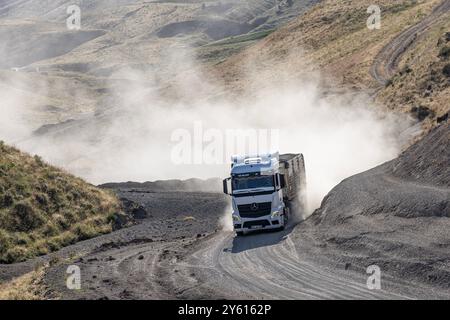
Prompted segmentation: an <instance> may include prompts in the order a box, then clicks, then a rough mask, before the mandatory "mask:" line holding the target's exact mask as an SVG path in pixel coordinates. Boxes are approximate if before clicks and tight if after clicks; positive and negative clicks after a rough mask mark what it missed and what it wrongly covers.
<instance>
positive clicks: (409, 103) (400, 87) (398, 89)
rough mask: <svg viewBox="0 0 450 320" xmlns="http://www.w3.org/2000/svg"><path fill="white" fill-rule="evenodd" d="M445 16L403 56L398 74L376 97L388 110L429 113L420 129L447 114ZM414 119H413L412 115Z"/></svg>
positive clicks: (449, 28) (449, 85)
mask: <svg viewBox="0 0 450 320" xmlns="http://www.w3.org/2000/svg"><path fill="white" fill-rule="evenodd" d="M449 32H450V19H449V15H447V16H446V17H443V19H442V20H441V21H439V22H437V23H436V24H435V25H434V26H433V27H432V28H431V29H430V30H429V31H428V32H427V34H426V36H425V37H421V38H419V39H418V41H416V45H415V46H414V50H409V51H407V52H406V53H405V56H404V57H403V59H402V61H401V64H400V70H399V72H398V73H397V74H396V75H394V77H393V78H392V79H391V81H390V85H389V86H387V87H386V88H385V89H384V90H383V91H382V92H381V94H380V96H379V99H380V101H381V102H382V103H384V104H385V105H387V106H388V107H389V108H391V109H397V110H398V109H400V110H402V111H403V112H411V111H414V110H416V108H421V109H422V110H429V115H428V116H427V117H426V118H425V119H424V127H425V128H427V129H428V128H430V127H432V126H433V125H434V124H435V123H436V119H437V118H438V117H441V116H442V115H443V114H445V113H447V112H449V111H450V104H449V101H450V77H448V76H446V75H445V74H444V68H445V66H446V65H449V64H450V57H449V56H448V55H447V54H446V52H448V51H447V50H450V41H449V40H447V37H448V36H447V35H446V33H449ZM412 114H413V115H414V116H417V114H415V113H414V112H412Z"/></svg>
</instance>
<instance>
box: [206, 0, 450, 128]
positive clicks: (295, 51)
mask: <svg viewBox="0 0 450 320" xmlns="http://www.w3.org/2000/svg"><path fill="white" fill-rule="evenodd" d="M448 2H449V1H448V0H445V1H442V0H422V1H416V0H407V1H387V0H384V1H378V2H377V5H379V6H380V8H381V29H379V30H369V29H368V28H367V26H366V22H367V19H368V18H369V14H368V13H367V8H368V7H369V6H370V5H372V4H373V1H370V0H363V1H345V0H338V1H335V0H326V1H322V2H321V3H319V4H317V5H316V6H314V7H313V8H312V9H311V10H310V11H308V12H307V13H305V14H304V15H303V16H301V17H298V18H297V19H294V20H293V21H291V22H290V23H288V24H287V25H285V26H284V27H281V28H280V29H278V30H277V31H275V32H273V33H271V34H270V35H269V36H267V37H266V38H265V39H263V40H261V41H260V42H258V43H256V44H255V45H253V46H252V47H250V48H248V49H246V50H244V51H243V52H240V53H238V54H236V55H234V56H233V57H231V58H230V59H228V60H227V61H225V62H223V63H221V64H219V65H218V66H217V67H216V69H215V72H216V73H217V74H218V75H219V76H220V77H222V78H223V79H224V80H225V82H226V83H227V84H228V85H229V86H231V87H233V88H239V87H241V86H242V75H243V74H245V72H246V71H245V63H242V62H243V61H246V62H250V61H251V66H252V68H255V67H258V66H261V67H262V69H264V66H267V65H274V64H276V65H278V66H280V68H282V69H284V70H288V71H289V72H288V73H287V74H288V76H289V77H290V78H295V77H299V76H301V75H304V74H305V72H307V71H317V70H320V72H321V73H322V74H323V75H324V77H325V78H331V79H332V82H331V85H330V89H331V90H337V89H336V85H337V87H339V86H341V87H350V88H355V89H358V90H366V91H367V92H368V93H370V94H375V93H376V96H377V101H378V102H379V103H380V105H384V106H387V107H388V108H390V109H392V110H396V111H402V112H406V113H411V114H412V115H413V116H414V117H415V118H417V119H418V120H419V121H424V120H425V121H424V127H426V128H430V127H432V126H434V125H436V122H437V120H438V118H442V117H444V118H445V117H446V116H445V115H446V114H448V111H449V104H448V101H449V98H450V76H449V73H448V71H449V70H450V66H449V64H450V61H449V55H448V52H449V48H450V42H449V37H450V36H449V32H450V19H449V17H450V11H449V10H448V9H449V8H450V5H449V3H448ZM439 5H441V7H443V9H442V10H440V14H439V15H437V16H436V17H433V15H432V14H433V12H434V11H435V10H436V8H437V7H438V6H439ZM428 16H431V19H428V20H429V22H428V23H426V27H424V28H421V29H419V31H420V32H419V31H418V32H416V33H414V32H411V34H412V38H411V40H410V42H408V43H407V44H408V45H407V46H406V47H401V46H400V47H395V49H396V50H400V54H399V55H398V57H397V59H396V63H395V68H392V70H391V71H392V73H393V76H392V77H391V76H390V77H389V79H388V81H387V83H386V85H385V86H384V85H380V83H379V82H378V81H377V79H375V78H373V77H372V74H371V71H372V67H373V65H374V63H375V62H376V59H378V53H379V52H380V51H382V50H383V48H385V47H386V46H387V45H389V44H391V43H392V44H393V45H394V46H395V45H396V40H397V37H398V35H399V34H401V33H402V32H403V31H405V30H408V29H409V28H412V27H414V26H415V25H416V24H418V23H420V22H422V21H423V20H424V19H426V18H427V17H428ZM430 21H431V22H430ZM258 76H259V77H261V76H264V75H258ZM266 77H267V78H268V79H271V78H273V75H271V74H270V73H269V74H267V75H266ZM278 78H279V77H278ZM278 78H277V80H278ZM440 121H441V120H440Z"/></svg>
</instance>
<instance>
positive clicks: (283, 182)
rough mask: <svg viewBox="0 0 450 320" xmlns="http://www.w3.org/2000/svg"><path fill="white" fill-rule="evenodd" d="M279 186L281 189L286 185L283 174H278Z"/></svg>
mask: <svg viewBox="0 0 450 320" xmlns="http://www.w3.org/2000/svg"><path fill="white" fill-rule="evenodd" d="M280 186H281V189H284V188H285V187H286V179H285V177H284V174H280Z"/></svg>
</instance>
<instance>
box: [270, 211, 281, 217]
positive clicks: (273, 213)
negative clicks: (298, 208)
mask: <svg viewBox="0 0 450 320" xmlns="http://www.w3.org/2000/svg"><path fill="white" fill-rule="evenodd" d="M279 216H280V211H274V212H272V218H276V217H279Z"/></svg>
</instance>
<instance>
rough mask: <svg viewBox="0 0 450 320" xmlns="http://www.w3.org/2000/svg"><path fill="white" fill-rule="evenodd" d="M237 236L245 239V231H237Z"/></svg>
mask: <svg viewBox="0 0 450 320" xmlns="http://www.w3.org/2000/svg"><path fill="white" fill-rule="evenodd" d="M236 236H238V237H243V236H244V231H236Z"/></svg>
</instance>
